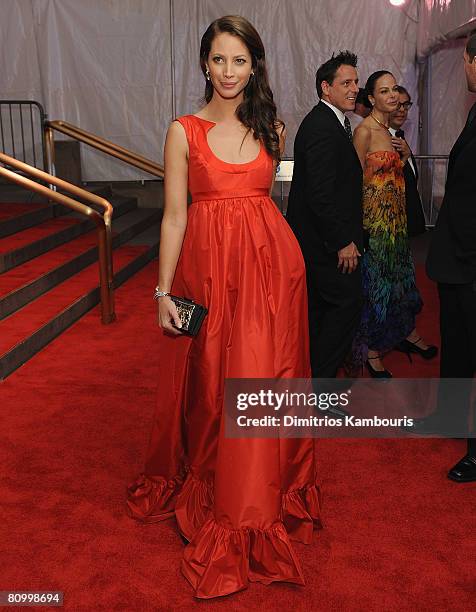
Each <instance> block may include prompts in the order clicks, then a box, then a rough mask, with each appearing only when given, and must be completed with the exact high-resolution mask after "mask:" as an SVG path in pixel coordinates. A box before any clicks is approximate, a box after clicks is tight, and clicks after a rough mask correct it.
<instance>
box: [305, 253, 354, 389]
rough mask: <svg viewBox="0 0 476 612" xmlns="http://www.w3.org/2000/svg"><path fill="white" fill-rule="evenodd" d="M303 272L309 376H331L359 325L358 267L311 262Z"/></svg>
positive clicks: (341, 361)
mask: <svg viewBox="0 0 476 612" xmlns="http://www.w3.org/2000/svg"><path fill="white" fill-rule="evenodd" d="M306 271H307V287H308V300H309V334H310V348H311V368H312V376H313V378H334V377H335V376H336V374H337V370H338V368H339V367H340V366H341V365H342V363H343V361H344V359H345V358H346V356H347V354H348V353H349V351H350V348H351V345H352V341H353V339H354V336H355V333H356V331H357V329H358V326H359V324H360V317H361V312H362V281H361V274H360V266H359V268H358V269H357V270H356V271H355V272H353V273H352V274H342V273H340V272H339V271H338V270H337V269H335V270H334V269H333V268H332V267H326V266H315V265H312V264H309V265H308V264H307V265H306Z"/></svg>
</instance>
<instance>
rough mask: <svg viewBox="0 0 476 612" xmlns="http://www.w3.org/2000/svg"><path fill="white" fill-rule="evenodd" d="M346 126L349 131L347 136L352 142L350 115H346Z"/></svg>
mask: <svg viewBox="0 0 476 612" xmlns="http://www.w3.org/2000/svg"><path fill="white" fill-rule="evenodd" d="M344 127H345V131H346V132H347V136H348V137H349V140H350V142H352V128H351V127H350V121H349V117H345V119H344Z"/></svg>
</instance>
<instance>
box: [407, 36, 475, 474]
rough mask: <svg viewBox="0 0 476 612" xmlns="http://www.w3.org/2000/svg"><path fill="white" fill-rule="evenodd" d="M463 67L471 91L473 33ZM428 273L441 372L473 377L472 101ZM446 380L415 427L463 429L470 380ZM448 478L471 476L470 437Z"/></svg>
mask: <svg viewBox="0 0 476 612" xmlns="http://www.w3.org/2000/svg"><path fill="white" fill-rule="evenodd" d="M464 69H465V73H466V80H467V84H468V89H469V91H470V92H473V93H476V33H475V34H473V35H472V36H470V37H469V39H468V42H467V44H466V48H465V51H464ZM427 272H428V275H429V277H430V278H432V279H433V280H435V281H437V283H438V293H439V297H440V333H441V366H440V367H441V370H440V376H441V378H450V379H458V378H465V379H472V378H473V376H474V374H475V372H476V103H475V104H474V105H473V107H472V108H471V110H470V112H469V115H468V120H467V121H466V125H465V127H464V129H463V131H462V132H461V134H460V136H459V138H458V140H457V141H456V143H455V144H454V146H453V149H452V150H451V153H450V158H449V163H448V175H447V178H446V187H445V197H444V200H443V204H442V206H441V209H440V213H439V216H438V221H437V224H436V228H435V230H434V233H433V239H432V242H431V246H430V252H429V254H428V261H427ZM456 382H458V381H456ZM469 382H471V381H469ZM450 383H451V381H450ZM451 385H453V388H454V389H455V394H452V395H451V397H449V398H448V397H444V392H443V391H442V386H440V393H439V402H438V408H437V412H436V413H434V414H433V415H432V416H430V417H428V418H427V419H422V420H421V421H420V422H418V423H417V424H416V429H415V431H421V432H422V433H429V432H431V431H432V430H438V421H440V424H441V417H442V416H443V417H445V416H446V425H445V426H444V427H446V429H447V430H448V429H449V430H450V431H451V430H453V429H454V431H455V432H457V431H458V429H459V428H460V427H466V428H467V423H468V411H469V408H470V403H469V402H470V397H469V395H470V385H469V384H467V383H465V382H464V381H460V383H459V384H458V385H454V381H453V382H452V383H451ZM446 395H448V394H446ZM448 418H449V419H450V420H448ZM465 431H467V429H465ZM473 434H474V432H473ZM448 477H449V478H451V479H452V480H455V481H457V482H471V481H475V480H476V440H475V439H474V438H471V439H469V440H468V453H467V454H466V455H465V456H464V457H463V458H462V459H461V460H460V461H459V462H458V463H457V464H456V465H455V466H454V467H453V468H452V469H451V470H450V471H449V473H448Z"/></svg>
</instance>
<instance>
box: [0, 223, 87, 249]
mask: <svg viewBox="0 0 476 612" xmlns="http://www.w3.org/2000/svg"><path fill="white" fill-rule="evenodd" d="M80 221H83V219H74V218H69V217H57V218H56V219H48V221H44V222H43V223H40V224H39V225H35V226H34V227H30V228H28V229H25V230H23V231H21V232H17V233H16V234H12V235H11V236H7V237H6V238H1V239H0V253H8V252H9V251H14V250H16V249H19V248H21V247H24V246H26V245H28V244H30V243H32V242H35V241H36V240H40V239H41V238H46V236H49V235H50V234H55V233H56V232H59V231H61V230H63V229H66V228H67V227H71V226H72V225H75V224H76V223H79V222H80Z"/></svg>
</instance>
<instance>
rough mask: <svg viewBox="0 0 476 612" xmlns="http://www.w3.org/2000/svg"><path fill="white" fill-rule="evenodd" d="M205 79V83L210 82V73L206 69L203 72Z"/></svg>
mask: <svg viewBox="0 0 476 612" xmlns="http://www.w3.org/2000/svg"><path fill="white" fill-rule="evenodd" d="M205 78H206V79H207V81H209V80H210V71H209V70H208V68H207V69H206V70H205Z"/></svg>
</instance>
